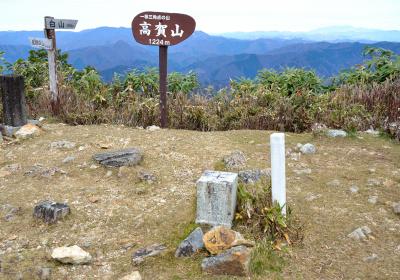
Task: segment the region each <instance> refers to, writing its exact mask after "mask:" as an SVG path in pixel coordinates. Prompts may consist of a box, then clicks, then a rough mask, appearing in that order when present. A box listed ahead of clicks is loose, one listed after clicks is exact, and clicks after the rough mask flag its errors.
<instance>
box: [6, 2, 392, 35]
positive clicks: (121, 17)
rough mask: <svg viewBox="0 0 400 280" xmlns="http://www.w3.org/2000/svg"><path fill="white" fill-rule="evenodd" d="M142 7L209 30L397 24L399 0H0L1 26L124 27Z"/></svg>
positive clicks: (214, 31) (379, 26)
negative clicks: (46, 21) (48, 19)
mask: <svg viewBox="0 0 400 280" xmlns="http://www.w3.org/2000/svg"><path fill="white" fill-rule="evenodd" d="M143 11H157V12H177V13H184V14H188V15H191V16H192V17H193V18H194V19H195V20H196V22H197V28H196V30H201V31H205V32H207V33H214V34H215V33H223V32H235V31H245V32H246V31H248V32H250V31H309V30H313V29H317V28H323V27H328V26H344V25H345V26H354V27H363V28H373V29H385V30H400V0H245V1H237V0H192V1H190V0H68V1H64V0H58V1H57V0H0V12H1V16H0V30H1V31H5V30H41V29H43V17H44V16H53V17H55V18H64V19H65V18H66V19H78V20H79V22H78V25H77V29H76V30H77V31H79V30H82V29H89V28H95V27H100V26H111V27H128V26H130V24H131V21H132V19H133V18H134V16H135V15H136V14H138V13H140V12H143Z"/></svg>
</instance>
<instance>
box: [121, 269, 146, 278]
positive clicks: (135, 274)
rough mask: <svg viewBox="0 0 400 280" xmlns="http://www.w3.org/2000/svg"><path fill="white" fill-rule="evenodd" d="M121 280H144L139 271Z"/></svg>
mask: <svg viewBox="0 0 400 280" xmlns="http://www.w3.org/2000/svg"><path fill="white" fill-rule="evenodd" d="M119 280H142V276H141V275H140V273H139V271H134V272H132V273H131V274H129V275H126V276H124V277H122V278H121V279H119Z"/></svg>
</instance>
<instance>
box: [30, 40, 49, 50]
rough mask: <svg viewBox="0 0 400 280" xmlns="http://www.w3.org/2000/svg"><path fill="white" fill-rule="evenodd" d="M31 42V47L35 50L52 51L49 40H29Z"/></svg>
mask: <svg viewBox="0 0 400 280" xmlns="http://www.w3.org/2000/svg"><path fill="white" fill-rule="evenodd" d="M29 41H30V42H31V46H32V47H35V48H40V49H45V50H52V49H53V42H52V40H50V39H46V38H29Z"/></svg>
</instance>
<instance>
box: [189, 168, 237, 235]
mask: <svg viewBox="0 0 400 280" xmlns="http://www.w3.org/2000/svg"><path fill="white" fill-rule="evenodd" d="M237 186H238V175H237V174H236V173H230V172H220V171H205V172H204V173H203V175H202V176H201V177H200V179H199V180H198V181H197V217H196V223H198V224H206V225H211V226H226V227H228V228H231V227H232V221H233V218H234V215H235V208H236V192H237Z"/></svg>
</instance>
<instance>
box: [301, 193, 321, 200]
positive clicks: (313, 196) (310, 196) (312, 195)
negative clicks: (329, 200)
mask: <svg viewBox="0 0 400 280" xmlns="http://www.w3.org/2000/svg"><path fill="white" fill-rule="evenodd" d="M320 197H322V195H321V194H313V193H308V194H307V196H306V197H305V199H306V200H307V201H313V200H316V199H318V198H320Z"/></svg>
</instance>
